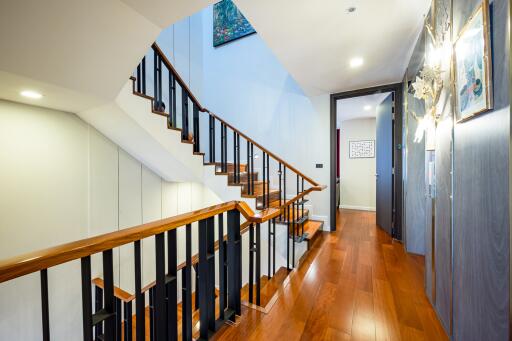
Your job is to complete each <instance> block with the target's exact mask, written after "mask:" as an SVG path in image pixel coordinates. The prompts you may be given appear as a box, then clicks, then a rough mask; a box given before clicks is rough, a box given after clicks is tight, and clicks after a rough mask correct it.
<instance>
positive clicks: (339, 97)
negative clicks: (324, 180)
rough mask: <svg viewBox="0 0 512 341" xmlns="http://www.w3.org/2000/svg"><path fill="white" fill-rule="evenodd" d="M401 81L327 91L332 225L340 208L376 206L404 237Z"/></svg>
mask: <svg viewBox="0 0 512 341" xmlns="http://www.w3.org/2000/svg"><path fill="white" fill-rule="evenodd" d="M401 95H402V94H401V84H393V85H389V86H382V87H377V88H371V89H364V90H357V91H351V92H346V93H339V94H334V95H331V182H330V183H331V222H333V223H331V226H333V227H334V226H336V225H335V219H336V213H337V210H338V208H339V207H340V208H346V209H356V210H367V211H376V215H377V217H376V218H377V224H378V225H379V226H380V227H381V228H382V229H383V230H385V231H386V232H387V233H388V234H390V235H391V236H392V237H393V238H395V239H398V240H401V238H402V176H401V174H402V171H401V164H402V162H401V160H402V150H401V149H402V148H401V141H402V136H401V135H402V122H401V120H402V118H401V117H402V115H401V109H402V100H401V98H402V96H401Z"/></svg>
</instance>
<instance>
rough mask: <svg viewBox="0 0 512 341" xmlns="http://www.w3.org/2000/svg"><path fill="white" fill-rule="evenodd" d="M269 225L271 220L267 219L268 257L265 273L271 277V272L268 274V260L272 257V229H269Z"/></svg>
mask: <svg viewBox="0 0 512 341" xmlns="http://www.w3.org/2000/svg"><path fill="white" fill-rule="evenodd" d="M271 227H272V222H271V221H270V220H269V221H268V257H267V274H268V278H269V279H270V278H272V276H271V274H270V265H271V264H270V261H271V257H272V230H271Z"/></svg>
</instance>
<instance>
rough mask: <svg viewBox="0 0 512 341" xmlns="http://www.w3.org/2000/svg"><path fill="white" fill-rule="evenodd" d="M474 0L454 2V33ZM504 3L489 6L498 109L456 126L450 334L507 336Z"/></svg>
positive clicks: (487, 337)
mask: <svg viewBox="0 0 512 341" xmlns="http://www.w3.org/2000/svg"><path fill="white" fill-rule="evenodd" d="M478 3H480V1H479V0H454V3H453V5H454V32H458V31H459V30H460V27H462V25H463V24H464V23H465V22H466V20H467V18H468V16H469V15H470V14H471V12H472V11H473V9H474V8H475V7H476V6H477V5H478ZM508 6H509V4H508V1H507V0H495V1H494V4H493V11H492V17H493V20H492V21H493V32H492V37H493V40H494V42H493V59H494V91H495V92H494V100H495V110H494V111H492V112H489V113H486V114H483V115H480V116H478V117H476V118H474V119H472V120H469V121H467V122H465V123H462V124H456V126H455V137H454V143H455V163H454V166H455V177H454V190H455V192H454V219H455V220H454V235H453V238H454V241H453V247H454V250H453V251H454V255H453V256H454V265H453V276H454V288H453V294H454V302H453V303H454V338H455V340H464V341H466V340H469V341H471V340H508V338H509V315H508V314H509V243H508V241H509V196H508V187H509V178H508V175H509V169H508V165H509V137H510V135H509V134H510V131H509V125H510V122H509V119H510V109H509V107H508V105H509V88H508V84H509V79H508V75H509V70H508V61H509V59H508V58H509V51H508V49H506V48H505V47H506V43H505V39H506V37H507V30H508V27H507V25H508V23H507V15H508Z"/></svg>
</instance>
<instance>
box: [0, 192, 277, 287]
mask: <svg viewBox="0 0 512 341" xmlns="http://www.w3.org/2000/svg"><path fill="white" fill-rule="evenodd" d="M231 210H238V211H239V212H240V213H241V214H242V215H243V216H244V217H245V219H246V220H247V221H249V222H252V223H262V222H265V221H268V220H270V219H272V218H275V217H277V216H278V215H279V214H280V211H279V209H277V208H276V209H268V210H264V211H260V212H258V213H254V211H253V210H252V209H251V208H250V207H249V205H247V203H245V202H240V201H230V202H226V203H223V204H220V205H214V206H210V207H207V208H203V209H200V210H197V211H193V212H189V213H184V214H180V215H177V216H174V217H171V218H166V219H162V220H158V221H154V222H151V223H147V224H143V225H139V226H135V227H131V228H128V229H124V230H120V231H115V232H111V233H106V234H103V235H99V236H96V237H91V238H86V239H82V240H78V241H74V242H70V243H66V244H62V245H58V246H54V247H51V248H48V249H44V250H39V251H34V252H29V253H26V254H23V255H19V256H16V257H13V258H10V259H6V260H3V261H0V283H3V282H6V281H8V280H11V279H14V278H17V277H20V276H24V275H28V274H30V273H33V272H36V271H40V270H43V269H47V268H50V267H52V266H56V265H59V264H63V263H66V262H70V261H73V260H76V259H80V258H83V257H87V256H90V255H93V254H95V253H99V252H103V251H106V250H110V249H112V248H115V247H119V246H121V245H125V244H129V243H133V242H135V241H137V240H141V239H144V238H147V237H151V236H154V235H157V234H160V233H163V232H166V231H169V230H174V229H176V228H178V227H181V226H185V225H187V224H191V223H194V222H196V221H199V220H203V219H206V218H210V217H214V216H216V215H218V214H221V213H224V212H227V211H231Z"/></svg>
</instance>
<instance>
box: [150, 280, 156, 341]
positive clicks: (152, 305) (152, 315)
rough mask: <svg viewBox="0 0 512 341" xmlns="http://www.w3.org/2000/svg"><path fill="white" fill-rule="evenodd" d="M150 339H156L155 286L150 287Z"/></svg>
mask: <svg viewBox="0 0 512 341" xmlns="http://www.w3.org/2000/svg"><path fill="white" fill-rule="evenodd" d="M149 339H150V340H151V341H154V340H155V287H152V288H151V289H149Z"/></svg>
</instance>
